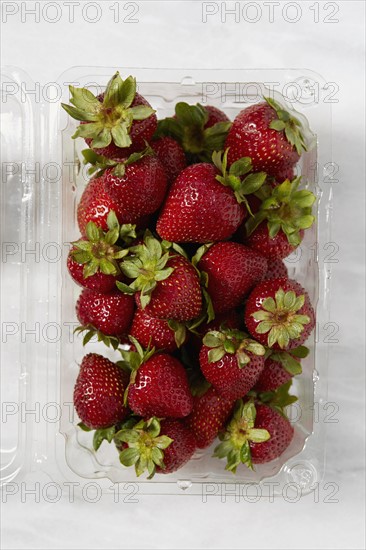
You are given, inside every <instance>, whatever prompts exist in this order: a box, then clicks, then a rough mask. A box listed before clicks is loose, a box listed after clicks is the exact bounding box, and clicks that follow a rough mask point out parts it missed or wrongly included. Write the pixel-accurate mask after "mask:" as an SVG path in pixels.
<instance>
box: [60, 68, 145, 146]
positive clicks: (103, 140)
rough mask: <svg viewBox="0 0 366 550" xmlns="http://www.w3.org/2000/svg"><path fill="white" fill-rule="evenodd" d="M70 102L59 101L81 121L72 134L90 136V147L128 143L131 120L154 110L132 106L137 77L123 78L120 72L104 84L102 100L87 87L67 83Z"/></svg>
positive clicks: (141, 106)
mask: <svg viewBox="0 0 366 550" xmlns="http://www.w3.org/2000/svg"><path fill="white" fill-rule="evenodd" d="M69 89H70V94H71V98H70V103H72V105H66V104H65V103H62V107H63V109H64V110H65V111H66V112H67V113H68V114H69V115H70V116H71V117H72V118H74V119H76V120H79V121H82V122H86V123H87V124H80V125H79V126H78V127H77V129H76V132H75V133H74V135H73V136H72V137H73V138H74V139H75V138H77V137H82V138H87V139H88V138H89V139H92V142H91V146H92V147H93V148H102V147H107V146H108V145H110V143H112V142H114V144H115V145H117V147H122V148H124V147H130V145H132V139H131V137H130V130H131V126H132V123H133V121H134V120H145V119H146V118H148V117H149V116H151V115H152V114H153V113H154V112H155V111H154V110H153V109H152V108H151V107H148V106H147V105H137V106H135V107H131V105H132V103H133V101H134V99H135V96H136V79H135V78H133V77H132V76H129V77H127V78H126V79H125V80H122V78H121V76H120V74H119V72H118V71H117V72H116V74H115V75H113V76H112V78H111V79H110V81H109V82H108V84H107V87H106V90H105V93H104V97H103V100H102V101H99V99H98V98H97V97H96V96H95V95H94V94H93V93H92V92H90V91H89V90H87V89H86V88H75V87H74V86H69Z"/></svg>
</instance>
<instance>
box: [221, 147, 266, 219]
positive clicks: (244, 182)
mask: <svg viewBox="0 0 366 550" xmlns="http://www.w3.org/2000/svg"><path fill="white" fill-rule="evenodd" d="M228 151H229V148H227V149H226V150H225V151H224V152H223V151H214V152H213V153H212V162H213V163H214V165H215V166H216V168H217V169H218V171H219V174H218V175H217V176H216V179H217V181H219V182H220V183H222V185H225V187H231V189H232V190H233V191H234V194H235V198H236V200H237V201H238V203H239V204H241V203H244V204H245V206H246V208H247V210H248V211H249V213H250V214H251V215H252V212H251V209H250V206H249V203H248V200H247V198H246V195H251V194H252V193H256V192H257V191H258V190H259V189H260V188H261V187H262V185H263V184H264V182H265V181H266V178H267V174H266V173H265V172H252V170H253V166H252V160H251V158H250V157H243V158H241V159H238V160H237V161H235V162H233V164H232V165H231V166H230V168H229V169H228V166H227V155H228ZM249 172H251V173H249ZM244 176H245V177H244Z"/></svg>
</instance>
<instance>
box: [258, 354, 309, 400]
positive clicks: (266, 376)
mask: <svg viewBox="0 0 366 550" xmlns="http://www.w3.org/2000/svg"><path fill="white" fill-rule="evenodd" d="M308 353H309V350H308V348H306V347H305V346H299V347H297V348H295V349H292V350H291V351H290V352H286V351H272V352H271V355H270V356H269V357H267V359H266V360H265V362H264V369H263V370H262V372H261V374H260V376H259V378H258V380H257V383H256V385H255V388H254V390H255V391H256V392H272V391H275V390H277V389H278V388H279V387H280V386H283V384H286V383H287V382H289V381H290V380H291V379H292V377H293V376H296V375H297V374H301V372H302V369H301V363H300V358H303V357H306V356H307V355H308Z"/></svg>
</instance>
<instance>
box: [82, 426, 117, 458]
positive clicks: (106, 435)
mask: <svg viewBox="0 0 366 550" xmlns="http://www.w3.org/2000/svg"><path fill="white" fill-rule="evenodd" d="M78 427H79V428H80V429H81V430H83V432H92V431H94V436H93V449H94V451H97V450H98V449H99V447H100V446H101V444H102V443H103V441H108V443H112V441H113V437H114V434H115V433H116V426H110V427H108V428H99V429H97V430H93V429H92V428H89V426H86V425H85V424H84V423H83V422H79V424H78Z"/></svg>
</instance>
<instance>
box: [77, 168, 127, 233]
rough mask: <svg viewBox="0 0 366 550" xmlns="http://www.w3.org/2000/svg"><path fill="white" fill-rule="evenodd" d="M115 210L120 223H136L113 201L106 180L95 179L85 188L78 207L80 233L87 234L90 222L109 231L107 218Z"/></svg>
mask: <svg viewBox="0 0 366 550" xmlns="http://www.w3.org/2000/svg"><path fill="white" fill-rule="evenodd" d="M111 210H113V211H114V212H115V214H116V216H117V218H118V221H119V223H121V224H122V223H135V221H136V220H135V219H133V218H132V217H129V216H127V217H126V216H125V215H124V213H123V212H122V210H121V207H120V205H119V204H118V202H117V201H115V200H113V199H112V198H111V197H110V195H109V194H108V193H107V191H106V189H105V184H104V179H103V178H102V177H100V178H93V179H91V180H90V181H89V183H88V184H87V186H86V187H85V189H84V191H83V194H82V195H81V199H80V202H79V204H78V207H77V220H78V226H79V229H80V233H81V234H82V235H85V234H86V226H87V224H88V222H94V223H95V224H96V225H97V226H98V227H101V228H102V229H103V231H108V225H107V217H108V214H109V212H110V211H111Z"/></svg>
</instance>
